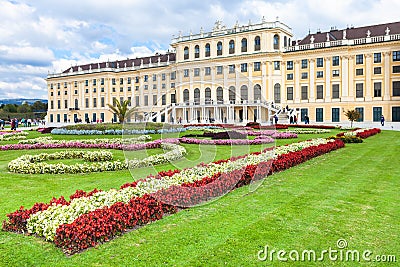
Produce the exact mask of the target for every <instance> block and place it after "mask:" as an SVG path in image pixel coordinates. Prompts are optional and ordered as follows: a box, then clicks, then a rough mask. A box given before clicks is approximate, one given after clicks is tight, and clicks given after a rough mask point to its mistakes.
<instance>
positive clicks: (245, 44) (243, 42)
mask: <svg viewBox="0 0 400 267" xmlns="http://www.w3.org/2000/svg"><path fill="white" fill-rule="evenodd" d="M241 43H242V49H241V51H242V52H247V39H246V38H243V39H242V42H241Z"/></svg>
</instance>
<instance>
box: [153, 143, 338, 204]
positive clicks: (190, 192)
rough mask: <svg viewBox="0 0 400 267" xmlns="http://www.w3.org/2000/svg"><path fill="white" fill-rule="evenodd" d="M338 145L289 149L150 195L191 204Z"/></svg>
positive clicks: (171, 201) (331, 149)
mask: <svg viewBox="0 0 400 267" xmlns="http://www.w3.org/2000/svg"><path fill="white" fill-rule="evenodd" d="M342 147H344V143H343V142H342V141H341V140H335V141H334V142H329V143H327V144H322V145H319V146H312V147H308V148H305V149H303V150H301V151H296V152H289V153H287V154H283V155H280V156H278V157H277V158H276V159H274V160H271V161H268V162H262V163H260V164H258V165H247V166H246V167H244V168H242V169H240V170H235V171H233V172H230V173H223V174H221V173H217V174H215V175H213V176H212V177H205V178H203V179H201V180H198V181H195V182H193V183H184V184H182V185H181V186H171V187H169V188H168V189H163V190H160V191H158V192H156V193H154V194H152V195H153V196H154V197H155V198H157V199H160V200H162V201H163V202H166V203H169V204H171V205H174V206H178V207H180V208H183V207H189V206H195V205H198V204H200V203H202V202H205V201H209V200H211V199H213V198H215V197H219V196H222V195H224V194H225V193H227V192H228V191H230V190H233V189H234V188H238V187H241V186H244V185H248V184H249V183H250V182H251V181H256V180H259V179H263V178H264V177H266V176H267V175H270V174H272V173H273V172H279V171H283V170H286V169H288V168H290V167H293V166H295V165H298V164H300V163H303V162H305V161H307V160H309V159H311V158H314V157H317V156H320V155H322V154H325V153H328V152H330V151H333V150H336V149H339V148H342Z"/></svg>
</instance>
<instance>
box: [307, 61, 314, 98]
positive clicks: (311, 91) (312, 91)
mask: <svg viewBox="0 0 400 267" xmlns="http://www.w3.org/2000/svg"><path fill="white" fill-rule="evenodd" d="M308 101H309V102H315V59H310V95H309V98H308Z"/></svg>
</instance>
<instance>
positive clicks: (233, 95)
mask: <svg viewBox="0 0 400 267" xmlns="http://www.w3.org/2000/svg"><path fill="white" fill-rule="evenodd" d="M229 101H230V102H231V103H235V101H236V92H235V86H231V87H229Z"/></svg>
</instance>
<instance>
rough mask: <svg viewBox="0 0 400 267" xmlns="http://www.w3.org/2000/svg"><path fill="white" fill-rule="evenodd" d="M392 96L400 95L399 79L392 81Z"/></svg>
mask: <svg viewBox="0 0 400 267" xmlns="http://www.w3.org/2000/svg"><path fill="white" fill-rule="evenodd" d="M392 89H393V96H400V81H395V82H393V83H392Z"/></svg>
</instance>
